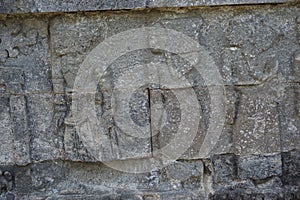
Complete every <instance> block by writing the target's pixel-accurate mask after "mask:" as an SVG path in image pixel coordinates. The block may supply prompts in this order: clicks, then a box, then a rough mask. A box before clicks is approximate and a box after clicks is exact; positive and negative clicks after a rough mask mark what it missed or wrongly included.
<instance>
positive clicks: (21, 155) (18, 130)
mask: <svg viewBox="0 0 300 200" xmlns="http://www.w3.org/2000/svg"><path fill="white" fill-rule="evenodd" d="M10 108H11V121H12V123H13V133H14V145H15V162H16V164H18V165H25V164H28V163H30V161H31V160H30V137H29V135H30V132H29V130H28V128H27V112H26V100H25V97H24V96H17V95H12V96H11V97H10Z"/></svg>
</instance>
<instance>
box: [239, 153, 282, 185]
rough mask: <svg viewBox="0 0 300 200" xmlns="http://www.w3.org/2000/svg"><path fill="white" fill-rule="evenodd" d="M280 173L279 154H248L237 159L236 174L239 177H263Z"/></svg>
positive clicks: (279, 174)
mask: <svg viewBox="0 0 300 200" xmlns="http://www.w3.org/2000/svg"><path fill="white" fill-rule="evenodd" d="M281 175H282V162H281V155H280V154H275V155H265V156H262V155H250V156H242V157H240V158H239V160H238V176H239V177H240V178H241V179H247V178H251V179H265V178H268V177H271V176H281Z"/></svg>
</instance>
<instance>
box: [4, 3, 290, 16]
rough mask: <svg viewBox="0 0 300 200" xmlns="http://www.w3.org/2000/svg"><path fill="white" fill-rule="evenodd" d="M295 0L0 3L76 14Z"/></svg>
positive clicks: (13, 9)
mask: <svg viewBox="0 0 300 200" xmlns="http://www.w3.org/2000/svg"><path fill="white" fill-rule="evenodd" d="M293 1H294V0H250V1H249V0H234V1H233V0H222V1H214V0H197V1H184V0H176V1H170V0H151V1H146V0H142V1H140V0H134V1H130V2H128V1H124V0H113V1H104V0H102V1H87V0H85V1H79V0H71V1H68V2H61V1H59V0H51V1H46V0H30V1H27V2H19V1H16V0H13V1H10V0H3V1H1V2H0V3H1V4H0V8H1V9H0V13H37V12H74V11H96V10H121V9H141V8H144V9H145V8H156V7H187V6H216V5H240V4H266V3H267V4H270V3H286V2H293Z"/></svg>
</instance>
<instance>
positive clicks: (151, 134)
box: [146, 87, 153, 156]
mask: <svg viewBox="0 0 300 200" xmlns="http://www.w3.org/2000/svg"><path fill="white" fill-rule="evenodd" d="M146 90H147V94H148V105H149V124H150V148H151V149H150V150H151V155H152V156H153V133H152V123H151V118H152V115H151V90H150V88H149V87H147V88H146Z"/></svg>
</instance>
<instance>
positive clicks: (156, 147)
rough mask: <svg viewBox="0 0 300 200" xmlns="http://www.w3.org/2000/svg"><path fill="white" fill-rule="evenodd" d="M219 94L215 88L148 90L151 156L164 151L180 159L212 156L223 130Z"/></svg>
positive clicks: (223, 121)
mask: <svg viewBox="0 0 300 200" xmlns="http://www.w3.org/2000/svg"><path fill="white" fill-rule="evenodd" d="M201 90H202V92H201ZM208 90H209V93H208ZM204 91H206V92H204ZM200 94H202V95H200ZM223 94H224V88H222V87H218V86H214V87H213V86H210V87H208V89H207V88H205V87H196V88H180V89H154V90H150V109H151V131H152V143H153V151H154V153H155V152H157V153H158V154H159V153H160V151H162V152H164V151H165V153H166V152H168V153H169V154H170V155H172V156H175V154H178V155H179V157H178V158H182V159H196V158H203V157H205V156H207V155H208V154H209V153H212V151H213V149H214V145H215V144H217V142H218V140H219V137H220V136H221V135H222V132H223V128H224V126H225V117H226V116H225V109H224V106H225V102H223V100H224V99H222V97H224V96H222V95H223ZM209 126H213V127H215V129H213V130H212V129H209ZM178 155H177V156H178Z"/></svg>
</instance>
